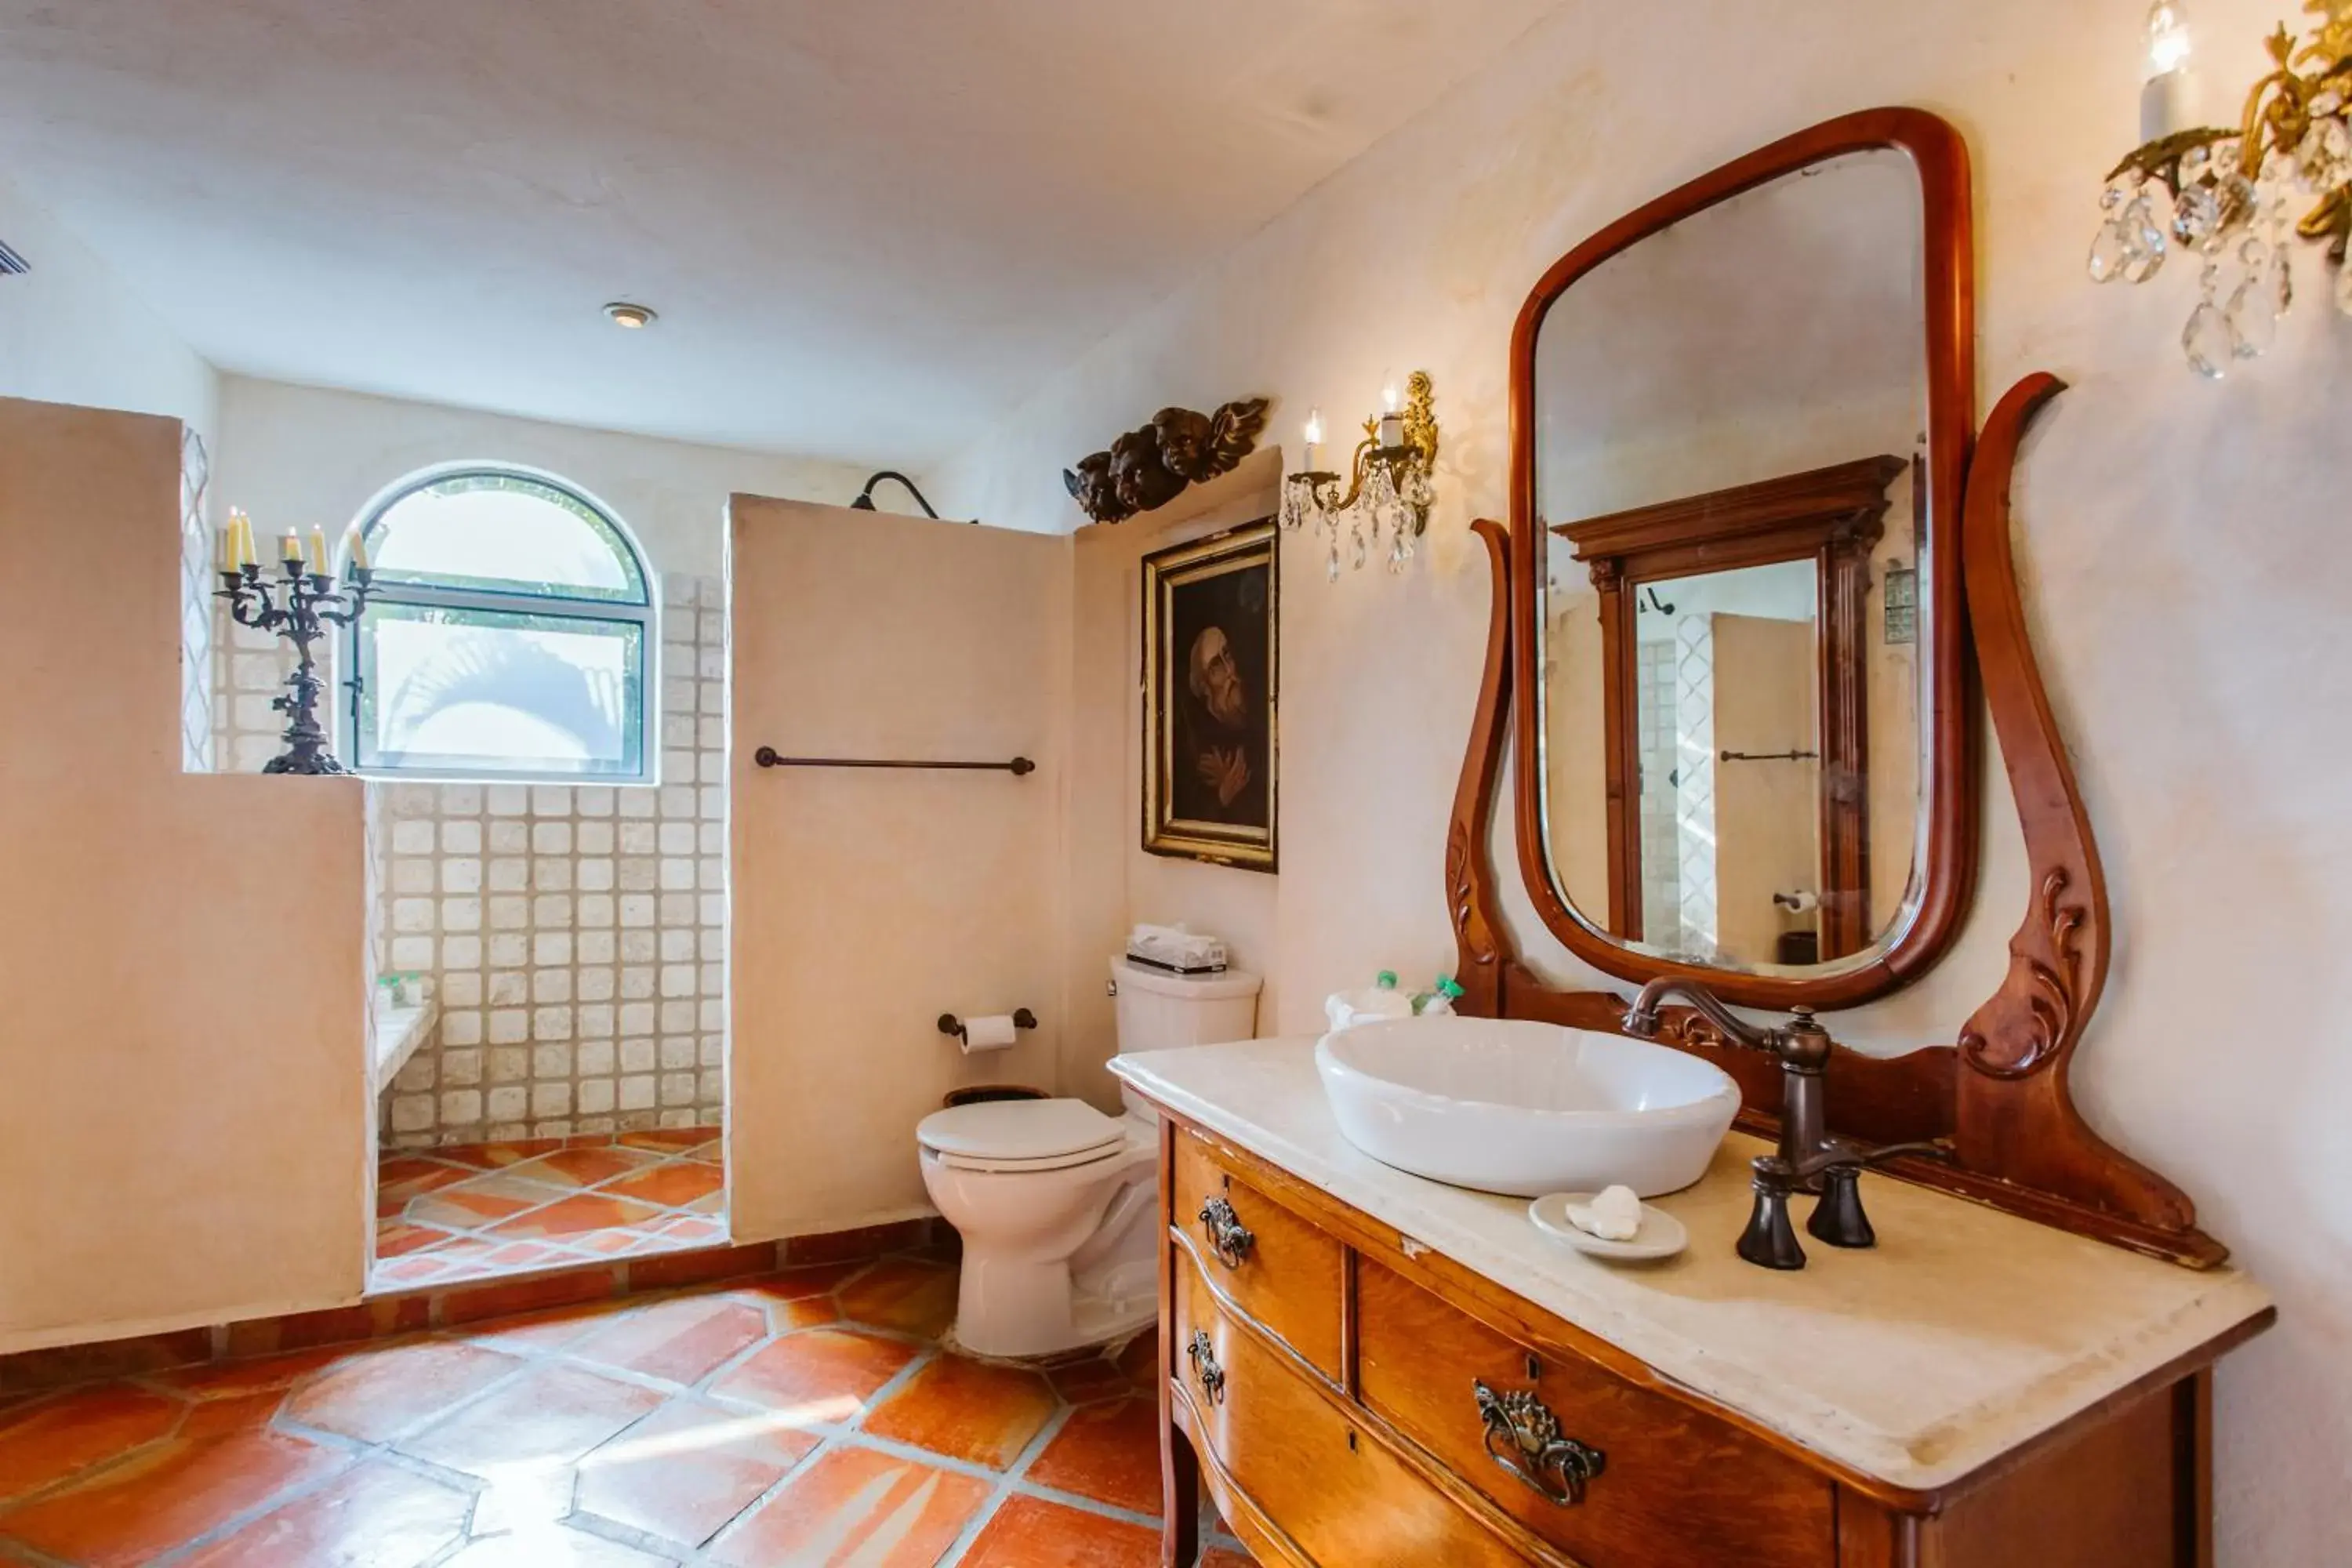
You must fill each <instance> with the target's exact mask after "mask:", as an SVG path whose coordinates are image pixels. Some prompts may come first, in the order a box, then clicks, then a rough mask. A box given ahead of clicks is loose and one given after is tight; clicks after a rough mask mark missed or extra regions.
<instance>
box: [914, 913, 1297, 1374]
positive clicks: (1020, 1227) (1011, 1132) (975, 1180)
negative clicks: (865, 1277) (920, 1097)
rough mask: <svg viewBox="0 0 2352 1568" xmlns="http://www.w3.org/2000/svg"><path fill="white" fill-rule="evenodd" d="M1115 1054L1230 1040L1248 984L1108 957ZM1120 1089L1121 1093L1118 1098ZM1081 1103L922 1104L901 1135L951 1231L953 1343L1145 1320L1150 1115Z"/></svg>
mask: <svg viewBox="0 0 2352 1568" xmlns="http://www.w3.org/2000/svg"><path fill="white" fill-rule="evenodd" d="M1110 974H1111V981H1112V984H1114V986H1115V987H1116V988H1117V992H1118V1048H1119V1050H1120V1052H1121V1053H1122V1054H1124V1053H1126V1052H1130V1051H1156V1050H1165V1049H1168V1048H1170V1047H1176V1046H1202V1045H1215V1044H1219V1043H1221V1042H1223V1041H1226V1040H1245V1039H1248V1038H1250V1037H1252V1036H1253V1035H1255V1033H1256V1026H1257V993H1258V985H1259V981H1258V977H1257V976H1256V975H1255V974H1244V973H1241V972H1240V971H1238V970H1227V971H1225V972H1224V973H1220V974H1203V975H1196V976H1186V975H1181V974H1171V973H1164V972H1162V971H1159V970H1153V969H1148V968H1145V967H1143V966H1142V965H1140V964H1136V963H1129V961H1128V960H1126V959H1125V958H1114V959H1112V960H1111V963H1110ZM1122 1093H1124V1091H1122ZM1126 1103H1127V1115H1126V1116H1125V1117H1124V1118H1118V1117H1110V1116H1105V1115H1104V1114H1103V1113H1102V1112H1101V1111H1099V1110H1096V1109H1095V1108H1094V1107H1092V1106H1090V1105H1088V1104H1087V1103H1086V1101H1084V1100H989V1101H986V1102H983V1103H982V1104H978V1105H960V1106H957V1107H955V1108H954V1109H952V1110H939V1111H934V1112H932V1113H931V1114H930V1115H929V1116H927V1117H925V1118H923V1120H922V1122H921V1123H920V1124H919V1126H917V1127H916V1129H915V1138H916V1141H917V1142H919V1143H920V1144H921V1146H922V1162H923V1184H924V1186H926V1187H928V1188H929V1190H930V1194H931V1202H932V1203H934V1204H936V1205H939V1210H940V1214H941V1215H945V1216H946V1217H947V1220H948V1223H950V1225H952V1226H955V1227H956V1230H957V1232H958V1233H959V1234H960V1235H961V1237H963V1283H962V1286H961V1292H960V1296H959V1299H958V1301H957V1313H956V1329H955V1337H956V1340H957V1342H959V1343H960V1344H961V1345H962V1346H963V1348H964V1349H966V1350H969V1351H972V1352H976V1353H978V1354H981V1355H993V1356H1035V1355H1047V1354H1051V1353H1052V1352H1055V1351H1066V1350H1072V1349H1075V1348H1076V1347H1078V1346H1080V1345H1093V1344H1101V1343H1103V1342H1106V1341H1109V1340H1115V1339H1118V1338H1120V1337H1122V1336H1123V1335H1126V1334H1129V1333H1133V1332H1134V1331H1137V1330H1139V1329H1140V1328H1142V1327H1143V1326H1144V1325H1146V1324H1147V1323H1150V1322H1151V1321H1153V1319H1154V1318H1155V1317H1156V1316H1157V1315H1158V1313H1159V1280H1160V1267H1159V1258H1158V1251H1157V1248H1156V1247H1155V1246H1154V1240H1155V1237H1156V1236H1157V1233H1158V1231H1159V1194H1160V1189H1159V1176H1160V1170H1159V1154H1160V1126H1159V1119H1158V1118H1157V1117H1155V1116H1154V1115H1153V1114H1152V1113H1151V1110H1150V1108H1149V1107H1148V1106H1145V1105H1144V1104H1143V1103H1142V1102H1140V1101H1139V1100H1135V1099H1133V1098H1132V1097H1131V1096H1130V1097H1126Z"/></svg>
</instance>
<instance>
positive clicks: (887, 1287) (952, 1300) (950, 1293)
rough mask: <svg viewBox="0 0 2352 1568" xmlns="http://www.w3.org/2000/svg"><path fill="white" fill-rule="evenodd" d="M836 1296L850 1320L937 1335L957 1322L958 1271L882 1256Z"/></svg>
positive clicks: (921, 1335) (927, 1336)
mask: <svg viewBox="0 0 2352 1568" xmlns="http://www.w3.org/2000/svg"><path fill="white" fill-rule="evenodd" d="M794 1245H795V1246H796V1245H797V1244H796V1243H795V1244H794ZM839 1300H840V1301H841V1315H842V1316H843V1317H844V1318H846V1319H848V1320H849V1321H852V1322H856V1323H870V1324H872V1325H873V1326H874V1327H876V1328H877V1329H895V1330H896V1331H898V1332H899V1333H902V1334H912V1335H914V1336H916V1337H917V1338H919V1339H927V1340H936V1339H940V1338H943V1337H945V1335H946V1334H947V1331H948V1330H949V1328H950V1326H951V1325H952V1324H953V1323H954V1322H955V1313H956V1271H955V1269H953V1268H949V1267H946V1266H944V1265H942V1264H937V1263H917V1262H914V1261H911V1260H909V1259H907V1258H884V1259H883V1260H882V1261H881V1262H879V1263H877V1264H876V1265H874V1267H873V1268H869V1269H867V1270H866V1272H865V1273H863V1274H861V1275H859V1276H858V1277H857V1278H856V1279H853V1280H851V1281H850V1282H849V1283H848V1284H846V1285H845V1286H843V1287H842V1288H841V1290H840V1292H839Z"/></svg>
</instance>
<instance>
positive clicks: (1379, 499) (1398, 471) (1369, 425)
mask: <svg viewBox="0 0 2352 1568" xmlns="http://www.w3.org/2000/svg"><path fill="white" fill-rule="evenodd" d="M1434 404H1435V399H1434V397H1433V395H1432V393H1431V390H1430V382H1429V373H1428V372H1426V371H1420V370H1417V371H1414V372H1413V373H1412V375H1410V376H1408V377H1407V378H1406V379H1405V384H1404V393H1403V395H1402V398H1400V396H1399V395H1398V393H1397V387H1396V383H1395V382H1393V381H1391V382H1389V384H1387V385H1386V386H1384V387H1382V388H1381V412H1380V413H1379V414H1377V415H1375V416H1372V417H1371V418H1370V419H1367V420H1365V421H1364V438H1363V439H1362V440H1361V441H1360V442H1358V443H1357V444H1356V452H1355V456H1354V458H1352V459H1351V460H1350V462H1349V471H1348V472H1347V473H1345V474H1340V473H1335V472H1332V471H1330V470H1328V469H1322V468H1317V467H1316V466H1315V458H1316V448H1317V447H1320V446H1321V445H1322V444H1323V411H1322V410H1321V409H1319V408H1318V409H1313V410H1310V411H1309V412H1308V414H1307V430H1306V437H1307V450H1306V453H1305V458H1306V461H1305V465H1304V467H1303V468H1302V469H1301V471H1299V472H1297V473H1295V474H1292V475H1291V476H1290V477H1289V478H1287V479H1285V480H1283V483H1282V513H1281V518H1282V526H1283V528H1284V529H1286V530H1287V531H1292V532H1296V531H1298V530H1299V529H1302V528H1306V527H1308V526H1310V525H1312V526H1313V527H1315V528H1316V529H1318V530H1319V531H1321V532H1322V533H1323V535H1324V541H1325V543H1326V546H1327V554H1326V560H1325V570H1326V575H1328V577H1329V578H1330V580H1331V581H1332V582H1334V583H1336V582H1338V581H1339V536H1340V534H1341V533H1342V532H1344V533H1346V534H1347V535H1348V538H1349V559H1350V561H1351V562H1352V563H1353V565H1354V566H1355V568H1356V569H1357V570H1359V571H1361V570H1362V569H1363V565H1364V563H1365V561H1366V560H1367V559H1369V558H1370V553H1371V552H1372V551H1373V550H1374V549H1376V548H1378V547H1379V546H1380V544H1381V541H1382V539H1383V538H1385V539H1386V540H1387V542H1388V552H1387V554H1388V567H1389V570H1390V571H1391V572H1402V571H1403V570H1404V569H1405V563H1408V562H1410V561H1411V560H1412V556H1413V542H1414V541H1415V540H1417V539H1419V538H1420V537H1421V536H1422V535H1423V533H1424V532H1426V531H1428V529H1429V506H1430V502H1432V501H1433V500H1435V499H1436V497H1437V491H1436V487H1435V486H1434V485H1433V483H1432V482H1431V479H1430V471H1431V469H1432V468H1434V467H1435V465H1436V462H1437V414H1436V410H1435V407H1434ZM1343 482H1344V483H1345V484H1346V485H1347V487H1348V488H1347V491H1346V493H1345V494H1344V495H1343V494H1342V493H1340V489H1339V487H1340V485H1341V484H1342V483H1343Z"/></svg>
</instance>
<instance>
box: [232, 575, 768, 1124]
mask: <svg viewBox="0 0 2352 1568" xmlns="http://www.w3.org/2000/svg"><path fill="white" fill-rule="evenodd" d="M662 599H663V610H662V637H663V639H664V640H663V647H662V692H661V717H660V721H659V740H660V745H661V753H662V757H661V779H662V783H661V784H660V785H659V786H658V787H651V786H628V787H614V786H584V785H546V784H541V785H525V784H369V785H368V786H367V788H368V791H369V794H370V796H371V800H370V805H371V808H372V809H371V816H372V817H379V816H380V826H378V829H377V832H376V835H375V848H376V850H377V854H378V859H377V862H376V865H375V870H376V887H377V888H378V889H379V890H380V903H379V908H378V909H377V910H376V911H375V912H376V917H377V918H376V920H375V921H374V922H373V923H374V929H375V930H376V931H378V932H380V933H382V934H381V935H380V937H379V939H378V940H379V948H380V952H379V957H378V960H377V966H378V968H379V970H380V971H382V972H383V973H419V974H422V975H424V976H425V977H426V978H427V979H428V980H429V981H431V982H432V984H433V985H434V988H435V994H436V996H437V998H438V1000H439V1002H440V1005H441V1017H440V1023H439V1026H438V1027H437V1028H436V1031H435V1034H434V1037H432V1038H431V1039H428V1040H427V1041H426V1042H425V1044H424V1045H423V1046H421V1047H418V1049H417V1051H416V1054H415V1056H413V1057H412V1058H409V1061H408V1063H407V1065H406V1066H405V1067H404V1068H402V1069H401V1072H400V1074H399V1076H398V1077H397V1078H396V1079H394V1081H393V1085H392V1087H391V1088H390V1089H388V1090H386V1091H385V1095H384V1098H383V1104H382V1105H381V1106H380V1107H379V1114H378V1117H377V1125H378V1127H379V1128H380V1129H381V1131H382V1135H383V1142H386V1143H388V1144H391V1145H394V1146H396V1147H400V1148H423V1147H426V1146H429V1145H434V1144H440V1143H470V1142H484V1141H488V1140H494V1139H510V1138H524V1137H556V1136H565V1135H570V1134H573V1133H590V1132H604V1131H627V1130H631V1129H635V1128H641V1127H653V1126H665V1127H681V1126H698V1125H709V1124H716V1123H718V1122H719V1121H721V1119H722V1117H723V1113H724V1107H725V1103H726V1088H725V1063H726V1043H725V1042H726V1037H725V1030H726V999H725V992H726V958H727V933H726V918H727V895H726V876H727V859H726V856H727V784H726V780H727V755H726V720H725V700H726V696H725V694H726V686H725V681H726V673H727V655H726V640H727V636H726V634H727V628H726V614H725V589H724V585H723V584H721V582H720V581H719V579H718V578H716V577H685V576H672V577H667V578H665V579H664V580H663V583H662ZM220 630H221V636H220V637H219V640H218V642H217V643H216V644H215V647H216V648H218V649H219V650H220V651H219V652H218V653H217V655H216V658H215V669H216V672H217V674H216V679H218V681H219V690H218V691H217V693H216V697H215V754H216V755H217V756H219V757H221V758H222V759H224V760H226V762H228V763H229V764H230V765H231V766H233V767H235V768H236V769H237V770H239V771H243V772H257V771H258V770H259V769H260V767H261V764H262V763H265V762H267V761H268V759H269V758H270V757H272V756H274V755H276V754H277V752H278V740H277V736H278V730H279V728H280V727H281V726H282V725H283V723H284V719H283V717H282V716H281V715H279V714H278V713H276V712H274V711H272V710H270V708H269V706H268V703H269V700H270V698H271V697H272V696H274V695H275V694H276V692H277V690H278V682H279V681H280V680H281V679H283V676H284V671H285V669H286V668H289V665H288V664H287V662H286V661H285V660H283V659H282V658H280V656H279V654H278V649H277V648H276V647H274V646H272V645H273V644H274V643H275V641H276V639H275V638H262V637H258V636H257V634H255V633H252V632H250V631H247V630H246V629H244V628H242V627H228V626H221V628H220Z"/></svg>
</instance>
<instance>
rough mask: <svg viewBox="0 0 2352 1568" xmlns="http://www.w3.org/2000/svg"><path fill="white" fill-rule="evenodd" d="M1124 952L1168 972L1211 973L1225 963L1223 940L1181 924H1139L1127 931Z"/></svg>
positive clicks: (1141, 961) (1130, 957) (1134, 959)
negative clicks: (1189, 929) (1186, 928)
mask: <svg viewBox="0 0 2352 1568" xmlns="http://www.w3.org/2000/svg"><path fill="white" fill-rule="evenodd" d="M1127 956H1128V957H1129V959H1131V960H1132V961H1134V962H1135V963H1142V964H1149V965H1150V967H1152V968H1154V969H1164V970H1167V971H1168V972H1169V973H1171V974H1214V973H1217V972H1218V971H1219V970H1222V969H1223V968H1224V967H1225V944H1224V943H1223V942H1220V941H1219V940H1218V939H1217V938H1215V937H1213V936H1209V935H1205V934H1204V933H1202V932H1200V931H1186V930H1185V929H1184V928H1183V927H1182V926H1151V925H1142V926H1138V927H1136V928H1135V930H1134V931H1130V932H1129V933H1128V938H1127Z"/></svg>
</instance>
